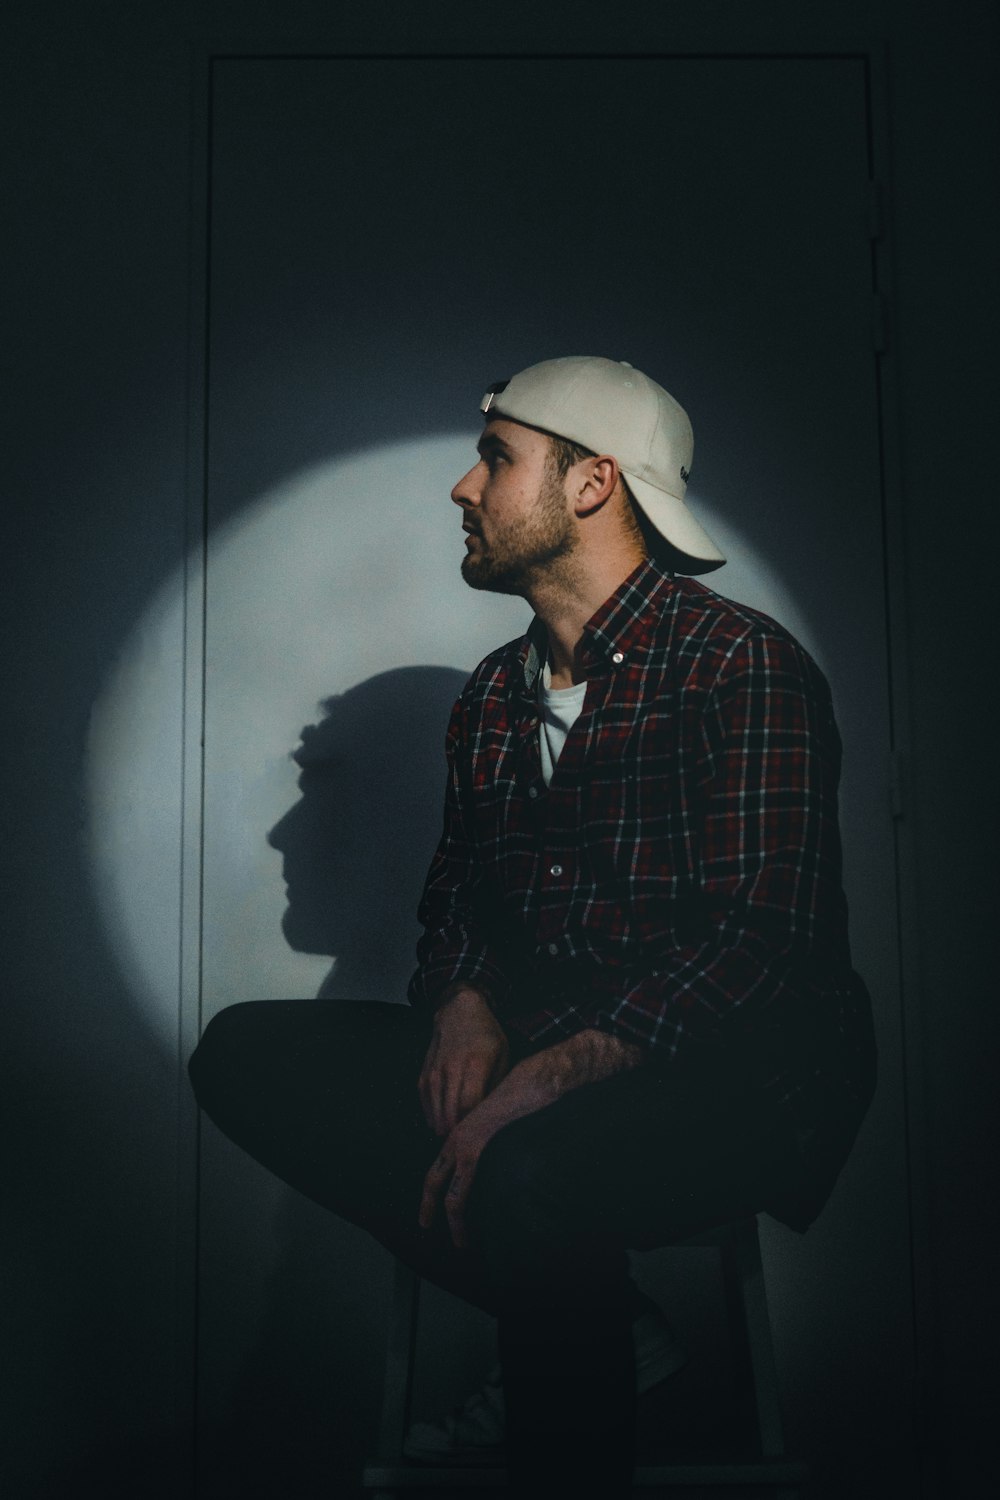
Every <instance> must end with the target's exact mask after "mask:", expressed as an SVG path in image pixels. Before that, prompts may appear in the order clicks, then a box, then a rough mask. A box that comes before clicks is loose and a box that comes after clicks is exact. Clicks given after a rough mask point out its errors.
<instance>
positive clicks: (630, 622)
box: [518, 557, 674, 694]
mask: <svg viewBox="0 0 1000 1500" xmlns="http://www.w3.org/2000/svg"><path fill="white" fill-rule="evenodd" d="M673 581H674V579H673V574H672V573H670V572H668V571H667V570H666V569H665V568H663V567H661V565H660V564H659V563H657V562H654V561H653V559H652V558H651V557H647V558H644V559H643V561H642V562H641V563H640V564H639V566H638V567H637V568H635V569H633V571H632V572H631V573H630V574H629V575H628V577H627V578H626V579H625V581H624V582H623V583H622V584H620V586H619V587H618V588H617V589H616V590H615V592H614V593H613V594H612V595H611V598H610V599H606V600H605V601H604V603H603V604H602V605H601V607H600V609H598V610H596V611H595V612H594V614H592V615H591V617H590V619H589V620H588V621H587V623H586V625H585V626H584V627H583V653H584V658H585V659H586V660H587V661H588V663H590V664H592V665H593V666H595V667H600V666H606V665H609V664H614V665H616V666H617V665H618V664H619V662H616V661H615V658H616V657H618V659H619V661H621V660H623V659H627V658H628V656H629V653H630V652H632V651H635V650H636V649H637V648H638V647H639V646H642V645H643V644H644V643H645V641H646V640H648V638H649V636H650V635H651V634H652V631H653V627H654V624H655V622H656V620H657V619H658V618H659V615H660V613H661V611H662V607H663V601H664V600H665V598H666V597H667V595H668V594H669V592H670V590H671V589H672V587H673ZM547 646H548V641H547V636H546V631H545V626H544V625H543V624H542V622H541V620H540V619H539V618H538V616H537V615H536V616H535V617H534V619H533V620H532V622H531V624H530V625H529V627H528V631H527V634H526V635H525V636H524V639H523V640H522V642H521V646H520V650H519V651H518V658H519V660H520V662H521V666H522V668H523V671H524V686H525V689H526V691H527V692H528V693H529V694H530V693H534V691H535V689H536V687H537V683H538V674H539V673H540V672H541V670H542V664H543V663H544V661H545V653H546V650H547Z"/></svg>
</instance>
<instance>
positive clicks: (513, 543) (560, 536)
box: [462, 469, 576, 594]
mask: <svg viewBox="0 0 1000 1500" xmlns="http://www.w3.org/2000/svg"><path fill="white" fill-rule="evenodd" d="M467 524H468V522H467ZM475 535H476V536H477V537H478V539H479V548H478V551H476V552H469V553H467V554H466V556H465V557H464V558H463V559H462V577H463V578H464V579H465V581H466V583H467V584H468V585H469V587H470V588H474V589H486V590H488V591H489V592H490V593H492V594H524V593H526V592H527V590H528V589H529V588H530V586H531V584H532V583H533V582H535V581H536V580H537V579H538V577H539V576H540V575H541V574H542V573H543V572H544V571H545V569H546V568H547V567H549V566H551V564H552V563H554V562H556V561H557V560H558V559H559V558H560V557H566V556H567V555H568V554H569V553H570V552H572V550H573V548H574V546H575V544H576V537H575V534H574V531H573V523H572V520H571V518H570V517H569V516H568V515H567V513H566V497H565V495H564V493H563V487H562V484H561V483H560V482H559V479H558V476H557V475H556V474H555V473H554V472H553V471H552V470H551V469H549V470H547V471H546V473H545V477H544V478H543V480H542V486H541V489H540V490H539V492H538V500H537V502H536V508H535V510H534V512H533V514H532V516H531V518H530V519H529V520H524V521H521V522H519V523H517V524H516V525H512V526H511V527H510V528H509V529H508V530H507V531H501V532H497V531H494V534H493V538H492V540H491V541H490V544H489V548H488V549H487V546H486V543H485V541H484V539H483V537H482V536H481V535H480V533H479V532H478V531H476V532H475Z"/></svg>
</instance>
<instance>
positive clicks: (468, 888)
mask: <svg viewBox="0 0 1000 1500" xmlns="http://www.w3.org/2000/svg"><path fill="white" fill-rule="evenodd" d="M483 411H484V414H485V417H486V423H485V427H484V430H483V433H482V436H481V438H480V440H479V458H478V462H477V463H476V464H475V466H474V467H473V468H472V469H470V471H469V472H468V474H466V475H465V476H464V477H463V478H462V479H461V480H459V482H458V484H457V485H456V486H455V489H454V490H453V492H452V499H453V500H454V501H455V503H456V504H457V505H458V506H459V507H460V509H461V512H462V518H463V520H462V524H463V529H464V530H465V532H466V542H465V547H466V556H465V559H464V561H463V564H462V572H463V575H464V577H465V579H466V582H467V583H469V584H470V585H472V586H473V587H474V588H483V589H493V590H500V591H503V592H509V593H516V594H520V595H522V596H523V597H524V598H525V599H526V601H527V602H528V603H529V604H530V606H531V607H532V609H533V611H534V620H533V622H532V625H531V627H530V629H529V631H528V633H527V635H526V636H525V637H523V639H521V640H518V641H514V642H511V643H510V644H508V645H507V646H505V647H502V648H501V649H500V650H498V651H496V652H494V653H493V654H492V655H491V656H489V657H488V658H487V659H486V660H485V661H484V662H483V663H482V664H481V665H480V667H479V668H478V669H477V670H476V672H475V673H474V674H473V676H472V678H471V679H470V680H469V683H468V684H467V685H466V688H465V690H464V691H463V693H462V695H461V697H460V699H459V701H458V703H457V705H456V707H455V710H454V713H453V715H452V719H451V724H450V727H449V732H448V761H449V778H448V783H447V794H446V804H445V826H444V832H443V835H442V838H441V842H440V844H439V847H438V850H437V853H436V855H435V858H434V861H433V864H432V867H431V871H430V874H429V876H428V880H427V885H426V888H425V892H424V898H423V902H422V906H421V913H420V914H421V920H422V922H423V925H424V929H425V931H424V936H423V938H422V940H421V942H420V945H419V949H418V962H419V967H418V970H417V973H416V975H415V977H414V979H413V981H412V984H411V990H410V999H411V1005H412V1008H411V1009H410V1010H403V1009H401V1008H399V1007H391V1006H381V1005H372V1006H360V1005H353V1006H338V1005H333V1006H330V1005H329V1004H327V1005H325V1006H322V1007H319V1008H318V1007H317V1006H316V1005H315V1004H310V1003H309V1002H293V1003H292V1004H291V1005H289V1004H285V1005H281V1004H280V1003H279V1004H277V1005H275V1004H267V1003H263V1004H258V1005H250V1006H240V1007H235V1008H234V1009H233V1010H232V1011H229V1012H225V1013H223V1015H222V1016H221V1017H219V1018H217V1020H216V1021H215V1022H213V1024H212V1026H211V1027H210V1028H209V1030H208V1032H207V1033H206V1036H205V1039H204V1041H203V1043H202V1046H201V1048H200V1049H199V1053H198V1054H196V1056H195V1059H194V1060H193V1063H192V1071H193V1075H194V1077H195V1081H196V1085H197V1086H198V1087H199V1090H200V1094H199V1097H200V1098H201V1099H202V1102H203V1103H204V1104H205V1107H206V1108H207V1109H208V1110H209V1113H211V1114H212V1115H213V1117H214V1118H216V1119H217V1121H218V1122H219V1123H220V1124H221V1126H222V1128H223V1129H225V1130H227V1131H228V1132H229V1133H230V1134H231V1135H232V1136H233V1138H234V1139H236V1140H237V1141H239V1142H240V1143H241V1144H242V1145H244V1146H245V1147H246V1148H247V1149H249V1150H250V1151H252V1152H253V1154H254V1155H256V1156H257V1157H258V1159H259V1160H261V1161H263V1162H264V1163H265V1164H266V1165H269V1166H271V1167H272V1168H273V1169H274V1170H275V1171H277V1172H279V1174H280V1175H281V1176H282V1177H284V1178H285V1180H287V1181H289V1182H292V1183H293V1184H294V1185H296V1186H298V1187H300V1188H302V1190H303V1191H306V1192H308V1193H310V1195H311V1196H313V1197H315V1198H316V1199H317V1200H318V1201H320V1202H323V1203H326V1204H327V1205H329V1206H330V1207H332V1208H334V1209H335V1210H336V1211H337V1212H339V1213H341V1214H344V1215H345V1216H346V1217H349V1218H351V1219H352V1220H353V1221H354V1222H356V1223H359V1224H362V1225H363V1226H364V1227H366V1228H368V1229H370V1230H371V1232H372V1233H374V1234H375V1235H377V1237H378V1238H380V1239H381V1240H382V1241H383V1243H385V1244H387V1245H389V1246H390V1247H391V1248H392V1249H394V1250H395V1251H396V1252H397V1253H398V1254H400V1255H401V1256H403V1258H404V1259H406V1260H407V1261H408V1262H409V1263H410V1264H412V1265H414V1266H415V1267H417V1269H419V1270H420V1271H421V1272H422V1273H423V1274H425V1275H428V1276H431V1277H432V1278H433V1279H435V1280H436V1281H438V1282H439V1283H440V1284H442V1285H445V1286H448V1287H450V1288H451V1289H452V1290H454V1291H456V1292H457V1293H458V1294H459V1295H462V1296H465V1297H467V1298H468V1299H469V1300H471V1301H474V1302H477V1303H478V1304H479V1305H481V1306H484V1307H488V1308H490V1309H491V1310H492V1311H494V1312H495V1313H496V1315H497V1319H498V1339H499V1345H500V1355H501V1364H502V1370H503V1394H504V1398H505V1408H506V1410H505V1421H506V1438H507V1466H508V1474H509V1477H510V1482H511V1492H512V1493H516V1494H518V1495H521V1496H534V1495H538V1496H541V1495H549V1494H551V1493H563V1492H565V1493H581V1494H595V1495H601V1496H604V1497H617V1496H624V1495H627V1494H628V1493H629V1492H630V1475H631V1469H632V1433H633V1426H634V1412H635V1399H636V1351H637V1345H638V1344H639V1342H640V1340H639V1339H638V1338H637V1337H636V1335H635V1332H634V1328H633V1324H634V1322H635V1321H636V1317H637V1313H639V1314H643V1313H644V1312H645V1313H646V1315H648V1310H644V1309H643V1308H642V1306H641V1303H637V1294H636V1292H635V1288H634V1287H633V1286H632V1283H631V1282H630V1280H629V1275H628V1259H627V1251H628V1249H629V1248H643V1247H650V1246H653V1245H658V1244H667V1243H670V1242H672V1241H677V1240H681V1239H684V1238H686V1237H689V1236H690V1235H692V1234H695V1233H697V1232H698V1231H701V1230H703V1229H705V1228H708V1227H710V1226H712V1225H716V1224H720V1223H725V1222H728V1221H731V1220H733V1219H735V1218H738V1217H742V1216H745V1215H749V1214H753V1213H756V1212H757V1211H758V1210H761V1209H768V1210H769V1211H771V1212H772V1213H774V1214H776V1215H777V1216H778V1217H779V1218H781V1219H783V1220H784V1221H785V1222H786V1223H789V1224H791V1225H793V1226H794V1227H795V1228H797V1229H800V1230H804V1229H805V1228H806V1227H807V1226H808V1224H809V1223H810V1222H811V1221H812V1219H813V1218H814V1217H815V1215H816V1214H817V1213H818V1212H819V1209H820V1208H821V1207H822V1204H823V1202H824V1201H825V1199H826V1197H827V1195H828V1194H829V1191H830V1189H831V1187H832V1185H833V1182H834V1180H835V1178H836V1175H837V1173H838V1171H839V1170H840V1167H841V1165H842V1164H843V1161H844V1159H845V1158H846V1154H847V1152H848V1150H849V1148H850V1145H851V1142H852V1140H853V1137H854V1135H855V1133H856V1131H857V1128H858V1125H859V1123H860V1120H861V1118H862V1116H863V1114H864V1112H865V1109H866V1108H867V1104H868V1102H869V1099H870V1096H871V1092H872V1088H873V1082H874V1050H873V1045H872V1036H871V1024H870V1012H869V1005H868V998H867V994H866V992H865V990H864V986H863V985H862V983H861V981H860V980H859V979H858V977H857V976H856V975H855V974H854V973H853V971H852V968H851V962H850V952H849V948H848V941H847V922H846V904H845V901H844V897H843V892H842V889H841V878H840V845H839V834H838V828H837V816H836V789H837V780H838V775H839V759H840V747H839V740H838V736H837V731H836V727H835V724H834V720H833V713H832V707H831V703H830V695H829V691H828V688H827V686H826V683H825V681H824V680H823V678H822V676H821V674H820V673H819V671H818V669H817V668H816V666H815V665H814V663H813V662H812V661H811V660H810V659H809V657H808V656H807V655H806V653H805V652H804V651H803V650H802V648H801V647H800V646H799V645H798V644H797V643H796V642H795V641H794V640H793V639H792V638H791V637H790V636H789V635H788V633H787V632H786V631H784V630H783V629H782V628H781V627H780V626H778V625H776V624H775V623H774V622H773V621H771V620H769V619H767V618H766V617H765V616H763V615H760V614H759V613H757V612H755V611H753V610H750V609H748V608H746V607H744V606H741V605H733V604H730V603H729V602H728V601H726V600H724V599H722V598H720V597H719V596H717V595H715V594H713V593H711V592H710V591H708V590H707V589H705V588H704V587H703V586H702V585H700V584H698V583H695V582H693V581H692V580H691V579H690V578H688V577H678V576H677V572H678V571H680V572H683V573H685V574H691V573H698V572H708V571H710V570H711V569H713V568H716V567H718V566H720V565H721V564H722V562H723V561H724V559H723V557H722V555H721V553H720V552H719V551H718V549H717V548H716V547H715V545H714V544H713V543H712V541H711V540H710V538H709V537H708V536H707V535H706V534H705V532H704V531H703V529H702V528H701V526H700V525H699V524H698V522H697V521H696V520H695V518H694V516H693V515H692V514H691V512H690V511H689V510H688V508H687V506H686V504H685V486H686V481H687V478H688V474H689V471H690V466H691V459H692V438H691V429H690V424H689V423H688V420H687V417H686V415H685V414H684V412H683V410H682V409H681V408H680V407H679V406H678V404H677V403H676V402H675V401H674V400H673V398H672V397H670V396H669V395H668V394H667V392H666V391H664V390H662V388H661V387H659V386H658V385H656V384H655V383H654V382H653V381H651V380H650V379H648V377H646V376H645V375H643V374H641V373H640V372H639V371H637V370H634V369H633V368H632V367H631V366H629V365H627V364H625V363H623V362H622V363H617V362H614V361H611V360H605V359H596V358H570V359H561V360H547V361H545V362H543V363H541V364H539V365H535V366H532V367H530V368H529V369H527V370H524V371H522V372H521V373H520V374H518V375H515V376H514V377H513V378H512V379H511V380H510V381H508V382H506V383H505V384H503V385H498V386H496V387H494V389H493V390H492V391H491V392H490V393H489V395H488V396H487V397H486V398H485V400H484V403H483ZM401 729H402V730H403V732H405V726H401ZM418 1071H419V1078H418V1079H417V1093H418V1095H419V1104H420V1114H419V1116H418V1115H416V1112H415V1110H414V1108H413V1102H412V1096H411V1095H410V1093H409V1090H410V1089H411V1088H412V1082H411V1078H413V1077H414V1076H415V1075H416V1074H417V1072H418ZM408 1074H409V1077H408ZM435 1138H436V1140H437V1142H438V1144H437V1147H436V1150H435V1152H434V1155H433V1159H430V1158H429V1150H430V1145H431V1142H432V1141H433V1140H434V1139H435ZM418 1199H419V1204H418V1201H417V1200H418ZM414 1218H418V1221H419V1222H418V1224H417V1225H414V1223H413V1219H414ZM661 1332H662V1330H661ZM654 1343H655V1333H654ZM661 1344H662V1345H663V1347H662V1348H661V1349H660V1350H659V1351H658V1355H657V1356H656V1357H659V1356H662V1360H661V1365H660V1368H661V1369H662V1370H664V1371H665V1370H666V1369H667V1368H670V1367H672V1365H673V1364H674V1363H675V1362H676V1361H674V1360H673V1359H672V1351H671V1349H670V1347H669V1344H670V1341H669V1337H667V1336H666V1335H665V1334H663V1336H662V1337H661ZM454 1433H455V1428H454V1425H453V1426H452V1428H451V1430H450V1433H449V1431H447V1430H446V1432H445V1439H446V1440H447V1438H448V1436H449V1435H453V1434H454ZM493 1435H494V1434H492V1433H491V1434H488V1436H489V1437H492V1436H493ZM466 1440H467V1435H466ZM432 1446H433V1444H432Z"/></svg>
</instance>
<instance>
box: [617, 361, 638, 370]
mask: <svg viewBox="0 0 1000 1500" xmlns="http://www.w3.org/2000/svg"><path fill="white" fill-rule="evenodd" d="M618 363H619V364H620V365H624V367H625V369H626V370H634V369H635V365H633V364H630V363H629V362H628V360H627V359H620V360H619V361H618Z"/></svg>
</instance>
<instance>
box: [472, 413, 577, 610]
mask: <svg viewBox="0 0 1000 1500" xmlns="http://www.w3.org/2000/svg"><path fill="white" fill-rule="evenodd" d="M477 447H478V450H479V462H478V463H477V464H476V465H475V466H474V467H473V468H471V469H470V470H469V472H468V473H467V474H465V475H463V477H462V478H461V479H460V480H459V481H458V483H457V484H456V485H455V488H454V489H453V490H452V492H451V498H452V499H453V500H454V502H455V504H456V505H459V506H461V508H462V512H463V516H462V529H463V530H464V531H466V532H467V533H468V536H467V537H466V542H465V549H466V555H465V557H464V559H463V561H462V577H463V578H464V579H465V581H466V583H467V584H469V585H470V587H472V588H474V589H489V590H491V591H492V592H493V593H498V594H523V593H526V592H527V591H528V590H529V589H530V588H531V586H532V584H533V583H536V582H537V581H538V580H539V579H540V578H541V577H542V576H543V575H544V573H545V571H546V570H547V569H548V568H550V567H551V565H552V564H553V563H554V562H555V561H556V560H557V559H558V558H561V557H565V556H567V555H568V554H569V553H570V552H572V550H573V548H574V547H575V545H576V532H575V528H574V524H573V516H572V514H571V511H570V508H569V505H568V503H567V498H566V486H565V484H564V482H563V480H562V479H560V478H559V476H558V474H557V473H556V471H555V467H554V465H553V463H552V458H551V452H552V450H551V445H550V443H549V440H548V438H547V437H546V436H545V435H544V433H541V432H536V431H535V429H534V428H532V427H524V426H522V424H521V423H520V422H511V421H508V420H507V419H506V418H503V417H497V418H495V419H494V420H492V421H490V422H488V423H487V424H486V426H485V427H484V429H483V433H482V436H481V437H480V439H479V443H478V444H477Z"/></svg>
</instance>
